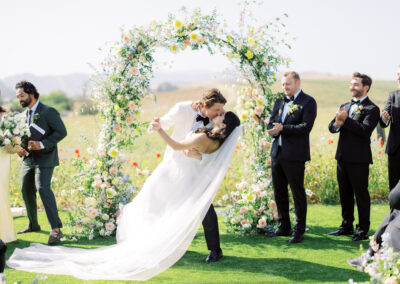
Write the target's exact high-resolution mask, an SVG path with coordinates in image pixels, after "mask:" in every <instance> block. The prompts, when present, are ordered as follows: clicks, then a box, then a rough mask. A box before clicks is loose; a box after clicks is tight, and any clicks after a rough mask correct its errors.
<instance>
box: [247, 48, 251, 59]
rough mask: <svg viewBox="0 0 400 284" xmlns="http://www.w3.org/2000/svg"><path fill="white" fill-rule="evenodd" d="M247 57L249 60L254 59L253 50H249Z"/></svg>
mask: <svg viewBox="0 0 400 284" xmlns="http://www.w3.org/2000/svg"><path fill="white" fill-rule="evenodd" d="M246 57H247V58H248V59H252V58H253V52H251V50H247V52H246Z"/></svg>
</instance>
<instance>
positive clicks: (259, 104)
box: [256, 99, 264, 106]
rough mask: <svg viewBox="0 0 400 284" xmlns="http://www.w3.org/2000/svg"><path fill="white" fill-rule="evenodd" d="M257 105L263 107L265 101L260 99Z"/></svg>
mask: <svg viewBox="0 0 400 284" xmlns="http://www.w3.org/2000/svg"><path fill="white" fill-rule="evenodd" d="M256 104H257V105H258V106H263V105H264V103H263V101H262V100H260V99H257V101H256Z"/></svg>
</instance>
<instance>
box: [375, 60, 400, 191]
mask: <svg viewBox="0 0 400 284" xmlns="http://www.w3.org/2000/svg"><path fill="white" fill-rule="evenodd" d="M397 82H398V84H399V88H400V65H399V67H398V70H397ZM379 124H380V125H381V126H382V127H383V128H385V127H388V126H389V124H390V131H389V138H388V141H387V144H386V151H385V152H386V154H387V155H388V170H389V190H392V189H393V188H394V187H395V186H396V184H397V183H398V181H399V180H400V89H399V90H396V91H393V92H391V93H390V94H389V96H388V98H387V101H386V105H385V108H384V109H383V110H382V116H381V118H380V119H379Z"/></svg>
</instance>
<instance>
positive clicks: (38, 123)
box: [15, 81, 67, 245]
mask: <svg viewBox="0 0 400 284" xmlns="http://www.w3.org/2000/svg"><path fill="white" fill-rule="evenodd" d="M15 89H16V97H17V99H18V100H19V103H20V104H21V106H22V107H26V108H27V111H26V118H25V120H26V123H27V124H29V125H30V129H31V132H32V131H38V129H39V132H36V133H40V134H38V135H36V136H35V137H40V138H39V139H37V140H40V141H32V140H29V141H28V149H23V150H21V151H20V152H19V153H18V155H19V156H20V157H24V160H23V163H22V196H23V198H24V201H25V206H26V211H27V214H28V218H29V226H28V227H27V228H25V229H24V230H22V231H19V232H18V234H23V233H29V232H38V231H40V226H39V223H38V219H37V204H36V192H37V191H39V195H40V198H41V199H42V202H43V205H44V208H45V211H46V215H47V219H48V220H49V223H50V226H51V229H52V230H51V232H50V237H49V241H48V244H49V245H54V244H57V243H59V242H60V240H61V238H62V236H63V235H62V232H61V230H60V228H62V223H61V220H60V218H59V217H58V210H57V203H56V199H55V196H54V193H53V192H52V191H51V189H50V185H51V177H52V175H53V171H54V167H56V166H58V165H59V161H58V148H57V143H58V142H60V141H61V140H62V139H63V138H64V137H65V136H67V130H66V128H65V125H64V123H63V122H62V120H61V117H60V114H59V113H58V112H57V111H56V110H55V109H54V108H52V107H50V106H47V105H45V104H42V103H40V102H39V93H38V92H37V90H36V88H35V86H34V85H33V84H32V83H30V82H27V81H21V82H19V83H17V85H16V86H15ZM33 128H35V129H33ZM31 138H33V136H31Z"/></svg>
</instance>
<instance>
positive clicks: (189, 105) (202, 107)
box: [160, 88, 226, 263]
mask: <svg viewBox="0 0 400 284" xmlns="http://www.w3.org/2000/svg"><path fill="white" fill-rule="evenodd" d="M225 104H226V99H225V98H224V96H223V95H222V94H221V92H220V91H219V90H218V89H215V88H213V89H210V90H208V91H206V92H205V94H204V95H203V97H202V99H201V100H200V102H198V101H196V102H190V101H187V102H180V103H177V104H176V105H175V106H174V107H173V108H172V109H171V110H170V111H169V112H168V113H167V114H166V115H164V116H163V117H161V118H160V123H161V126H162V128H163V129H168V128H170V127H171V126H173V125H174V126H175V127H174V130H173V133H172V135H171V138H173V139H174V140H177V141H179V140H184V139H185V137H186V135H187V134H188V133H189V132H190V131H195V130H197V129H198V128H200V127H207V128H212V126H213V125H212V121H211V120H212V119H214V118H215V117H216V116H218V115H221V114H222V113H223V112H224V105H225ZM172 151H173V150H172V149H171V148H170V147H167V150H166V151H165V156H164V158H165V157H166V156H167V155H171V154H172ZM186 154H187V155H188V156H190V157H192V158H197V159H201V154H199V153H198V152H197V153H194V152H189V153H186ZM203 228H204V235H205V238H206V242H207V247H208V249H209V250H210V254H209V255H208V257H207V258H206V260H205V262H206V263H210V262H216V261H218V260H219V259H220V258H221V257H222V250H221V247H220V240H219V229H218V219H217V214H216V213H215V209H214V206H213V205H212V204H211V206H210V209H209V210H208V212H207V214H206V216H205V217H204V220H203Z"/></svg>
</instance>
